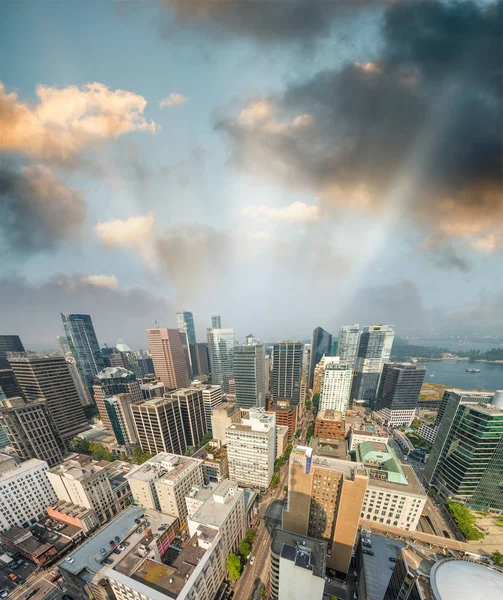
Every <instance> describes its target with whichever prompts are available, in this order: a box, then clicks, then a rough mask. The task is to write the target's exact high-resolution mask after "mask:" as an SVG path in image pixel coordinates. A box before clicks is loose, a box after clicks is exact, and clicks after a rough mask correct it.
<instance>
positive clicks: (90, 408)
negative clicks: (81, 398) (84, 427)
mask: <svg viewBox="0 0 503 600" xmlns="http://www.w3.org/2000/svg"><path fill="white" fill-rule="evenodd" d="M83 409H84V414H85V415H86V417H87V418H88V420H89V421H92V420H93V419H96V418H97V419H100V420H101V417H100V412H99V410H98V407H97V406H96V404H88V405H87V406H84V407H83Z"/></svg>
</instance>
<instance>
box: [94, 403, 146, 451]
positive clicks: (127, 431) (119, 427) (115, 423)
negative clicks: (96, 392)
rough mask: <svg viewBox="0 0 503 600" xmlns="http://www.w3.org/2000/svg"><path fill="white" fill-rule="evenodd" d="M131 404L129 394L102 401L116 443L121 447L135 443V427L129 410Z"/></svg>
mask: <svg viewBox="0 0 503 600" xmlns="http://www.w3.org/2000/svg"><path fill="white" fill-rule="evenodd" d="M142 401H143V400H142ZM133 404H134V401H133V397H132V396H131V394H115V395H114V396H108V397H106V398H105V400H104V405H105V408H106V412H107V417H108V421H109V422H110V424H111V426H112V431H113V433H114V435H115V439H116V440H117V443H118V444H120V445H121V446H132V445H133V444H136V442H137V435H136V427H135V424H134V419H133V413H132V410H131V406H132V405H133Z"/></svg>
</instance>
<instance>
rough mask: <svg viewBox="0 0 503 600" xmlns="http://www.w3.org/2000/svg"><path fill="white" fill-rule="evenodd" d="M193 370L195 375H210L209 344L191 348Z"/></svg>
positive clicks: (195, 345) (196, 345) (199, 344)
mask: <svg viewBox="0 0 503 600" xmlns="http://www.w3.org/2000/svg"><path fill="white" fill-rule="evenodd" d="M191 355H192V356H193V357H194V358H193V360H192V369H193V371H194V374H195V375H208V374H209V372H210V358H209V356H208V344H207V343H205V342H204V343H202V342H200V343H198V344H194V345H193V346H191Z"/></svg>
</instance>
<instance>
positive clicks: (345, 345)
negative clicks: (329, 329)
mask: <svg viewBox="0 0 503 600" xmlns="http://www.w3.org/2000/svg"><path fill="white" fill-rule="evenodd" d="M359 335H360V326H359V325H358V324H355V325H343V326H342V327H341V330H340V332H339V340H338V342H337V356H340V358H341V360H349V361H351V362H354V361H355V359H356V355H357V353H358V338H359Z"/></svg>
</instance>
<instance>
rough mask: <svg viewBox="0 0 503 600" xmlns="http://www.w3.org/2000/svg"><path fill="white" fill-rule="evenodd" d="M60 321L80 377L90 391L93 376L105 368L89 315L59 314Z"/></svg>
mask: <svg viewBox="0 0 503 600" xmlns="http://www.w3.org/2000/svg"><path fill="white" fill-rule="evenodd" d="M61 319H62V321H63V327H64V330H65V334H66V339H67V341H68V345H69V346H70V350H71V352H72V354H73V356H74V358H75V360H76V362H77V367H78V369H79V372H80V375H81V377H82V379H83V380H84V381H85V383H86V385H87V387H88V388H89V389H91V387H92V385H93V379H94V376H95V375H96V373H98V371H101V370H102V369H103V368H104V367H105V364H104V362H103V358H102V356H101V350H100V345H99V344H98V339H97V337H96V333H95V331H94V326H93V322H92V319H91V317H90V316H89V315H65V314H63V313H61Z"/></svg>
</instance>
